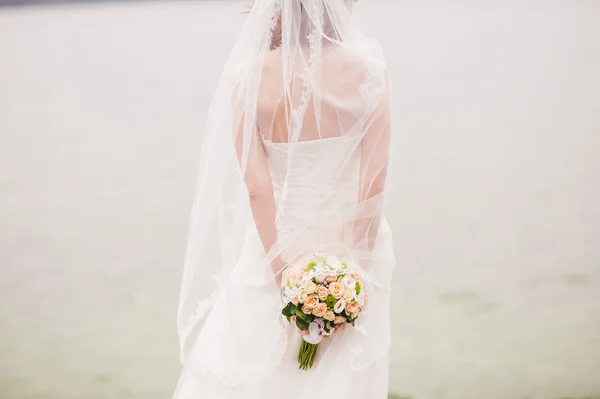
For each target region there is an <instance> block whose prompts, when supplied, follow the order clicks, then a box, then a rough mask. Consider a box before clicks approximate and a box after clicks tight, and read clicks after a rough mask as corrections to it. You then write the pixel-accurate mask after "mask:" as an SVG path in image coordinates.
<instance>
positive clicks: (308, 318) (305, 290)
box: [281, 255, 367, 370]
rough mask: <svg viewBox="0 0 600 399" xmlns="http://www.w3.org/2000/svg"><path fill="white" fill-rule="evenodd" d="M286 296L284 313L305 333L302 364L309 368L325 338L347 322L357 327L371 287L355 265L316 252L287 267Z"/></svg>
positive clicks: (289, 320) (285, 279)
mask: <svg viewBox="0 0 600 399" xmlns="http://www.w3.org/2000/svg"><path fill="white" fill-rule="evenodd" d="M282 297H283V303H284V307H283V310H282V311H281V313H282V314H283V315H284V316H285V317H286V319H287V320H288V322H290V323H293V324H295V325H296V326H297V327H298V329H299V331H300V333H301V334H302V336H303V340H302V345H301V346H300V352H299V354H298V363H299V365H300V368H301V369H302V370H308V369H310V368H311V367H312V365H313V362H314V359H315V356H316V354H317V349H318V347H319V343H320V342H321V341H322V340H323V338H326V337H329V336H331V335H332V334H333V333H334V332H335V331H336V330H338V329H340V328H343V327H344V326H345V325H346V324H351V325H352V326H354V322H355V321H356V319H357V318H358V316H359V315H360V312H361V311H362V310H363V309H364V307H365V305H366V303H367V290H366V287H365V283H364V279H363V277H362V275H361V273H360V272H359V269H358V267H357V266H356V265H355V264H353V263H347V262H344V261H342V260H340V259H339V258H338V257H336V256H319V255H315V256H314V258H313V259H312V260H310V261H309V262H308V263H299V264H296V265H294V266H293V267H291V268H289V269H288V270H286V272H285V273H284V276H283V286H282Z"/></svg>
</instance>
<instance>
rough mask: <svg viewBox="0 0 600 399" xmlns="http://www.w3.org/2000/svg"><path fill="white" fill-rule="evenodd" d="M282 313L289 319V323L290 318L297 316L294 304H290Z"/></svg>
mask: <svg viewBox="0 0 600 399" xmlns="http://www.w3.org/2000/svg"><path fill="white" fill-rule="evenodd" d="M281 313H282V314H283V315H284V316H285V317H286V318H287V321H290V317H292V316H293V315H295V314H296V305H294V304H293V303H292V302H290V303H288V304H287V306H286V307H285V308H283V309H282V310H281Z"/></svg>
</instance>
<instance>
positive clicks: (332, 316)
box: [323, 310, 335, 321]
mask: <svg viewBox="0 0 600 399" xmlns="http://www.w3.org/2000/svg"><path fill="white" fill-rule="evenodd" d="M323 318H324V319H325V320H329V321H334V320H335V313H333V312H332V311H331V310H328V311H327V312H325V315H324V316H323Z"/></svg>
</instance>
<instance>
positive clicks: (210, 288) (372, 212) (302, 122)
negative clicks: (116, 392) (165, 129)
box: [177, 0, 390, 362]
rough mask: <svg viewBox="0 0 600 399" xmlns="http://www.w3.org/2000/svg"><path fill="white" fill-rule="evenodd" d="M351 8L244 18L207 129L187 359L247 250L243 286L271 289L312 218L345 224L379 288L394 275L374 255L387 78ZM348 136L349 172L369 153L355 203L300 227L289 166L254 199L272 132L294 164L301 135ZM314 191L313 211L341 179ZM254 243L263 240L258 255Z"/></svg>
mask: <svg viewBox="0 0 600 399" xmlns="http://www.w3.org/2000/svg"><path fill="white" fill-rule="evenodd" d="M353 7H354V2H353V1H352V0H256V1H255V3H254V4H253V6H252V9H251V11H250V13H249V14H248V16H247V20H246V21H245V24H244V26H243V28H242V30H241V33H240V35H239V38H238V39H237V42H236V44H235V46H234V48H233V50H232V52H231V55H230V57H229V59H228V61H227V63H226V65H225V67H224V70H223V73H222V75H221V77H220V81H219V84H218V88H217V91H216V93H215V95H214V99H213V102H212V106H211V108H210V113H209V117H208V121H207V124H206V127H205V133H204V138H203V145H202V149H201V156H200V172H199V175H198V181H197V188H196V194H195V199H194V203H193V212H192V217H191V222H190V228H189V236H188V242H187V251H186V256H185V265H184V274H183V280H182V286H181V296H180V302H179V309H178V318H177V321H178V330H179V337H180V342H181V356H182V360H183V361H184V362H185V359H186V357H187V355H188V354H189V352H190V350H191V348H192V346H193V344H194V342H195V341H196V338H197V336H198V332H199V331H200V327H201V326H202V324H203V321H204V319H205V317H206V316H207V314H209V313H210V310H211V307H212V305H213V302H214V300H215V298H217V295H218V293H219V292H220V291H221V292H222V291H223V290H224V289H226V286H227V285H228V284H229V283H230V282H231V280H232V279H234V278H235V276H236V273H237V272H238V268H239V267H240V263H242V260H243V262H245V263H248V262H250V260H249V259H252V261H251V262H253V264H252V270H253V273H251V274H250V273H248V274H246V275H244V284H247V285H248V286H255V287H265V289H271V288H270V286H273V287H274V286H275V283H274V280H273V275H274V274H277V273H279V272H281V271H282V270H283V269H284V268H285V266H286V265H287V264H289V263H291V262H293V261H294V260H295V259H296V258H297V257H299V256H302V255H303V254H302V253H298V252H297V251H296V252H295V251H292V250H291V248H297V247H298V246H297V245H294V243H295V242H297V241H298V240H301V239H302V237H303V234H306V232H307V231H309V230H310V229H311V226H313V227H314V226H315V225H321V224H329V225H331V224H335V225H343V226H345V227H344V234H343V236H344V238H343V245H341V247H343V251H344V253H345V255H347V256H351V257H353V258H354V259H355V260H356V261H357V262H358V263H359V264H360V265H361V267H363V268H364V269H365V271H366V273H367V274H368V275H369V276H370V280H371V281H372V283H373V284H374V286H386V285H387V282H386V279H387V277H386V276H385V275H383V274H381V273H379V272H378V270H376V268H375V267H374V265H375V264H377V262H378V259H379V258H380V257H381V256H383V255H382V254H381V253H378V242H377V236H378V233H379V231H380V230H381V228H382V222H381V220H382V217H381V214H382V209H383V199H384V196H385V192H386V187H387V183H386V181H387V179H386V175H387V171H388V164H389V152H390V126H389V111H390V85H389V81H388V76H387V72H386V67H385V62H384V59H383V56H382V52H381V50H380V47H379V45H378V44H377V43H376V42H375V41H373V40H371V39H369V38H367V37H366V36H364V35H363V34H362V33H361V31H360V29H359V28H358V26H357V24H356V21H355V20H354V18H353V16H352V13H353ZM342 136H343V137H345V138H346V140H347V142H348V143H350V144H349V145H346V146H344V147H343V148H344V149H343V150H342V149H340V152H339V153H337V154H335V157H333V155H332V158H328V162H329V164H328V165H330V168H331V165H332V163H333V167H332V168H333V169H335V170H337V171H339V173H342V171H343V170H344V169H345V168H346V167H347V165H348V162H349V160H350V159H352V158H353V155H356V153H359V154H360V165H359V168H358V173H357V175H358V176H357V180H358V190H357V191H358V192H357V193H356V201H354V202H353V203H352V204H350V205H349V206H348V207H346V208H344V209H343V211H342V210H340V211H339V212H336V213H335V214H328V215H327V216H326V218H329V219H327V220H324V218H325V216H323V214H321V213H318V212H315V213H314V215H313V216H311V214H310V213H309V214H306V215H305V216H304V219H303V221H302V225H301V226H298V225H296V226H285V225H284V223H283V222H282V218H281V215H282V214H284V213H285V212H286V206H287V202H286V201H287V195H288V194H289V193H287V192H286V187H287V182H288V180H289V179H291V178H292V177H290V176H289V175H286V170H288V169H287V168H286V170H283V171H279V173H282V174H284V178H283V180H282V181H283V184H282V187H281V195H280V196H279V197H278V198H275V197H273V202H274V205H275V206H274V207H273V209H269V207H268V205H266V207H265V209H264V211H260V210H257V209H255V208H253V207H252V205H251V198H252V195H253V192H252V190H253V189H252V185H251V184H249V183H248V182H249V181H255V182H256V181H257V182H258V183H259V184H263V185H264V186H267V187H268V186H269V184H270V182H269V179H270V178H271V177H270V174H269V169H268V167H269V165H265V161H264V158H265V157H264V148H263V146H264V144H265V143H266V142H270V143H280V144H282V145H285V146H286V151H285V152H282V153H281V154H279V156H281V157H283V158H284V164H287V165H288V167H289V169H291V168H292V166H293V165H294V163H295V162H297V161H298V159H297V158H296V154H297V150H298V148H299V146H301V145H302V144H303V143H304V142H307V141H312V140H335V139H336V138H338V137H342ZM354 159H356V158H354ZM316 162H318V160H317V161H316ZM314 167H315V168H318V167H319V165H317V164H316V165H314ZM332 173H336V172H335V171H333V172H332ZM316 191H318V193H315V196H314V198H307V199H306V200H307V201H309V202H310V201H313V202H314V204H313V205H314V209H318V208H319V206H320V204H322V203H324V202H325V201H327V200H329V199H330V198H331V197H334V196H335V194H336V191H335V187H325V186H324V187H322V189H321V188H319V189H318V190H316ZM317 194H318V195H317ZM260 212H263V213H262V214H259V213H260ZM260 218H263V219H264V222H263V223H258V222H257V220H258V219H260ZM254 242H256V243H258V248H259V249H260V250H259V251H258V253H255V252H253V255H252V256H249V255H248V252H249V251H250V250H249V248H251V247H252V245H251V243H254ZM317 244H318V243H315V245H317ZM312 249H314V250H321V248H317V247H315V248H312ZM232 276H233V277H232ZM275 289H276V288H275ZM255 311H256V310H255Z"/></svg>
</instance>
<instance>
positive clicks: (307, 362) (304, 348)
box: [298, 340, 319, 370]
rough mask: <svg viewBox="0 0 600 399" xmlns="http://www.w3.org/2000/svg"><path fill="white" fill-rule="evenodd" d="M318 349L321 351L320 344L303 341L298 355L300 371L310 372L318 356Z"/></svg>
mask: <svg viewBox="0 0 600 399" xmlns="http://www.w3.org/2000/svg"><path fill="white" fill-rule="evenodd" d="M317 349H319V344H309V343H308V342H306V341H305V340H302V345H300V352H299V353H298V364H299V365H300V369H302V370H308V369H310V368H311V367H312V365H313V363H314V361H315V356H316V355H317Z"/></svg>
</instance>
